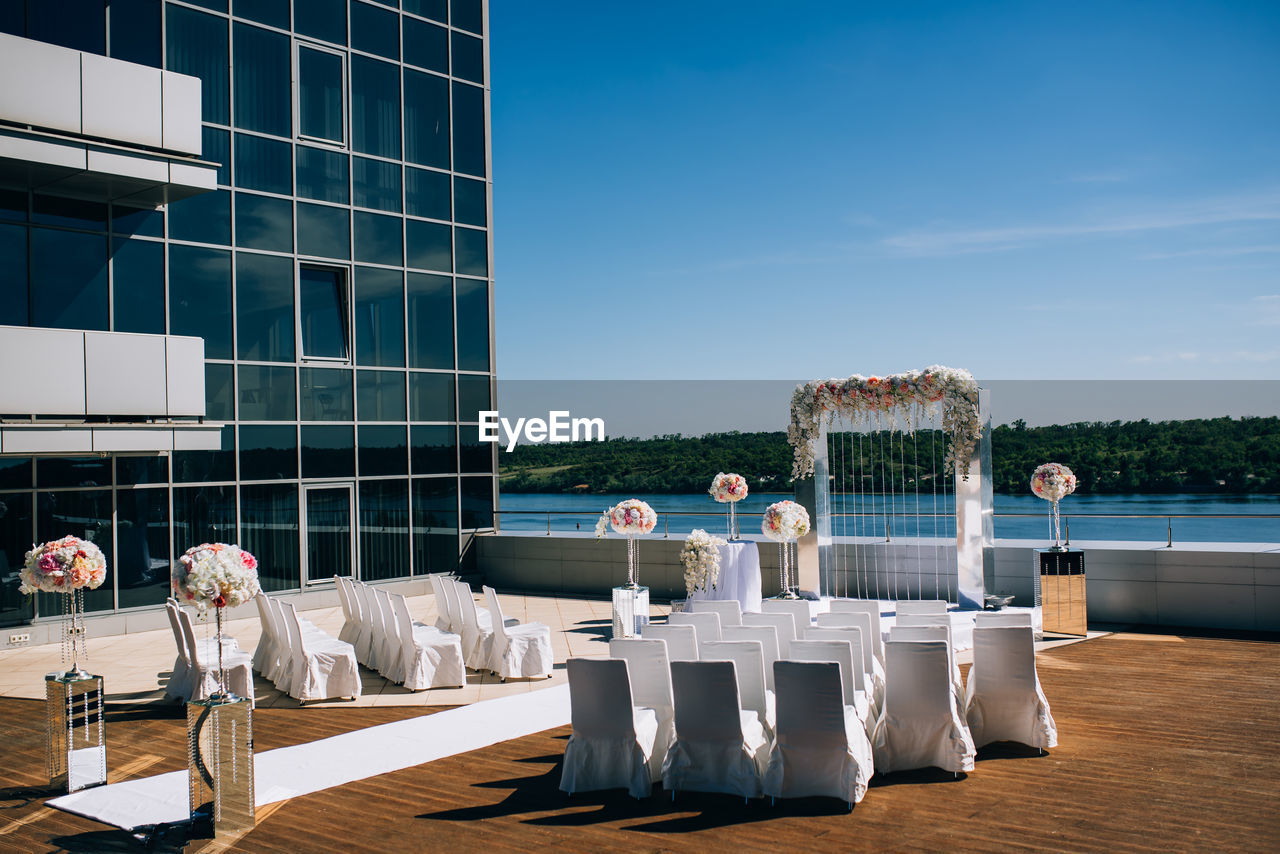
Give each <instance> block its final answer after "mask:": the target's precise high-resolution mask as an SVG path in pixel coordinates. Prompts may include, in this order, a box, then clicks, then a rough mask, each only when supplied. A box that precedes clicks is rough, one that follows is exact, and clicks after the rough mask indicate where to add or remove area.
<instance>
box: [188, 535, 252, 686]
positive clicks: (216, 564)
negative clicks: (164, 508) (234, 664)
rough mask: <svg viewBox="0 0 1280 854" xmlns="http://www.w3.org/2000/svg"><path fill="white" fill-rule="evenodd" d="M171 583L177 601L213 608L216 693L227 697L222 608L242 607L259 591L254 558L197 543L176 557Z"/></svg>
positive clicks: (224, 547) (218, 545)
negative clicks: (216, 665)
mask: <svg viewBox="0 0 1280 854" xmlns="http://www.w3.org/2000/svg"><path fill="white" fill-rule="evenodd" d="M174 583H175V586H176V587H177V590H178V595H179V597H180V598H182V599H185V600H186V601H188V602H191V603H192V604H194V605H195V606H196V607H197V608H198V609H200V611H201V612H204V611H207V610H208V609H209V608H211V607H212V608H213V609H215V611H216V613H217V619H218V694H219V695H220V696H223V697H226V696H230V695H228V694H227V690H226V687H225V686H226V679H225V676H224V674H223V666H222V609H223V608H234V607H236V606H237V605H243V604H244V603H245V602H248V601H250V600H251V599H253V597H255V596H257V595H258V594H259V593H261V592H262V587H261V586H260V585H259V584H258V559H257V558H255V557H254V556H253V555H251V554H249V552H247V551H245V550H244V549H242V548H240V547H239V546H233V545H228V544H226V543H201V544H200V545H198V546H193V547H191V548H189V549H187V551H186V553H185V554H183V555H182V557H180V558H178V567H177V571H176V573H175V576H174Z"/></svg>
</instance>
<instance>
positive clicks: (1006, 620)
mask: <svg viewBox="0 0 1280 854" xmlns="http://www.w3.org/2000/svg"><path fill="white" fill-rule="evenodd" d="M996 626H1027V627H1028V628H1030V627H1031V626H1032V622H1031V612H1030V611H979V612H978V613H976V614H974V615H973V627H974V628H975V629H985V628H994V627H996Z"/></svg>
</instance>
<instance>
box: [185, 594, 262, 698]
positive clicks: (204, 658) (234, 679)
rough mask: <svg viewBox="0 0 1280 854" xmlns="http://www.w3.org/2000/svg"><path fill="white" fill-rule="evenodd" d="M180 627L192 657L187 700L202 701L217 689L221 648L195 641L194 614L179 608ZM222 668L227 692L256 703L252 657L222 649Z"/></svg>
mask: <svg viewBox="0 0 1280 854" xmlns="http://www.w3.org/2000/svg"><path fill="white" fill-rule="evenodd" d="M176 610H177V615H178V625H179V626H181V628H182V636H183V638H184V639H185V640H186V642H187V653H188V654H189V655H190V659H189V660H190V671H189V673H190V675H191V681H190V683H189V684H190V687H191V693H190V695H189V696H188V698H187V699H188V700H203V699H205V698H206V697H208V696H209V695H210V694H212V693H213V692H214V691H216V690H217V685H218V647H217V640H216V639H213V640H212V641H211V642H210V643H207V644H205V643H200V642H199V641H197V640H196V632H195V627H194V626H193V625H192V623H191V615H190V614H188V613H187V612H186V611H184V610H183V609H181V608H178V609H176ZM222 668H223V671H224V672H225V673H226V684H225V687H226V688H227V690H229V691H231V693H233V694H237V695H239V696H241V697H245V698H247V699H248V700H249V702H250V704H252V703H253V699H254V697H253V656H251V655H249V653H247V652H244V651H242V650H239V649H234V650H231V649H227V648H226V647H224V648H223V650H222Z"/></svg>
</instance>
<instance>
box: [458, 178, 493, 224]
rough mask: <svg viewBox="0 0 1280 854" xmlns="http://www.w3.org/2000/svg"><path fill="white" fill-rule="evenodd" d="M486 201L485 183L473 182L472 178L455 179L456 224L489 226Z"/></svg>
mask: <svg viewBox="0 0 1280 854" xmlns="http://www.w3.org/2000/svg"><path fill="white" fill-rule="evenodd" d="M486 201H487V200H486V198H485V183H484V181H473V180H472V179H470V178H454V179H453V203H454V212H453V213H454V216H453V219H454V221H455V222H461V223H464V224H466V225H478V226H480V227H481V228H484V227H485V226H486V225H488V224H489V212H488V207H487V205H486Z"/></svg>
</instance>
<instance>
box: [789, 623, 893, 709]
mask: <svg viewBox="0 0 1280 854" xmlns="http://www.w3.org/2000/svg"><path fill="white" fill-rule="evenodd" d="M871 625H872V624H871V615H870V614H867V613H865V612H854V613H845V614H839V613H837V614H819V615H818V626H817V629H835V630H837V631H850V630H855V629H856V630H857V631H858V633H859V634H860V635H861V643H860V644H859V646H860V649H859V652H860V653H861V655H862V671H863V673H864V674H866V677H867V686H866V690H867V691H868V692H869V696H870V697H871V700H872V702H873V703H874V704H875V705H877V706H879V705H880V704H881V703H883V702H884V666H883V665H882V664H881V662H880V659H878V658H876V655H875V639H874V638H873V637H872V632H873V629H872V627H871ZM814 631H816V629H810V630H809V632H808V633H806V634H805V637H814V636H815V635H814V634H813V632H814ZM816 636H818V637H821V636H823V635H822V633H821V632H819V633H818V635H816Z"/></svg>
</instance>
